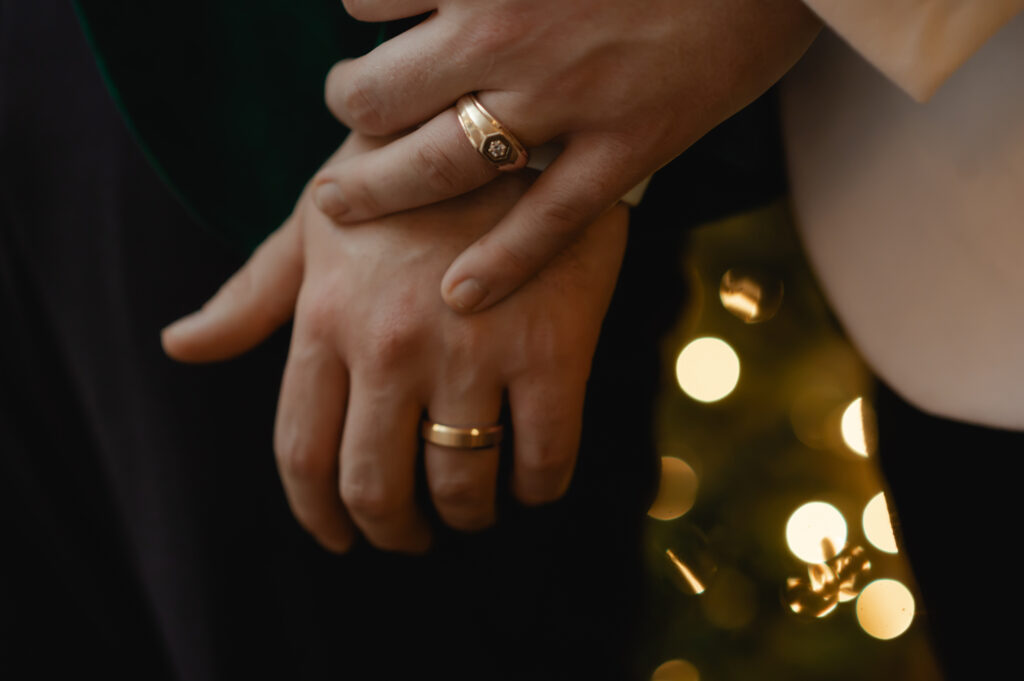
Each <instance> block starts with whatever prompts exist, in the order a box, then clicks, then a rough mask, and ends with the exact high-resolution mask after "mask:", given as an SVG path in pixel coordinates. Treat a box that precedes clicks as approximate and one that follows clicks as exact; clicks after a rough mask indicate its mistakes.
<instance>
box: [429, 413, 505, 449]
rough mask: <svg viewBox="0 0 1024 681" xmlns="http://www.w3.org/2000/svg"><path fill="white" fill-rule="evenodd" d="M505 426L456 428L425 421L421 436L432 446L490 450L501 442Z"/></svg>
mask: <svg viewBox="0 0 1024 681" xmlns="http://www.w3.org/2000/svg"><path fill="white" fill-rule="evenodd" d="M503 430H504V426H501V425H497V426H476V427H471V428H456V427H454V426H446V425H444V424H441V423H437V422H436V421H431V420H430V419H424V420H423V425H422V426H420V435H422V436H423V439H424V440H426V441H427V442H429V443H431V444H435V445H438V446H440V447H452V448H454V449H490V448H491V447H496V446H497V445H498V443H499V442H501V434H502V431H503Z"/></svg>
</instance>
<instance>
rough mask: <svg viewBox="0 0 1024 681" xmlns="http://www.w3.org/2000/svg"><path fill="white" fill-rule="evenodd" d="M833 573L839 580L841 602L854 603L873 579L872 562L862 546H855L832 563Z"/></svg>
mask: <svg viewBox="0 0 1024 681" xmlns="http://www.w3.org/2000/svg"><path fill="white" fill-rule="evenodd" d="M831 567H832V571H833V572H834V573H835V575H836V578H837V579H838V580H839V602H840V603H846V602H847V601H852V600H853V599H854V598H856V597H857V594H859V593H860V591H861V589H863V588H864V585H865V584H866V583H867V581H868V579H870V578H871V560H870V559H868V554H867V552H866V551H864V549H863V548H862V547H860V546H854V547H853V548H851V549H850V550H849V551H845V552H843V553H842V554H841V555H839V556H836V557H835V558H834V559H833V560H832V561H831Z"/></svg>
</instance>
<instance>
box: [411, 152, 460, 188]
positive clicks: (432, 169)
mask: <svg viewBox="0 0 1024 681" xmlns="http://www.w3.org/2000/svg"><path fill="white" fill-rule="evenodd" d="M412 162H413V169H414V170H415V172H416V173H417V175H418V177H420V178H422V179H423V180H424V181H425V182H426V184H427V186H428V187H429V188H430V189H432V190H433V191H435V192H437V193H439V194H443V195H444V196H450V195H452V194H457V193H459V192H460V191H462V190H463V189H464V185H465V184H466V180H467V178H466V174H465V171H464V169H463V167H462V166H461V165H460V164H459V163H458V162H456V160H455V159H454V158H452V155H451V154H450V153H449V152H448V151H447V150H446V149H445V148H444V147H443V146H441V145H438V144H434V143H427V144H423V145H421V146H420V147H419V148H418V149H417V150H416V153H415V155H414V156H413V159H412Z"/></svg>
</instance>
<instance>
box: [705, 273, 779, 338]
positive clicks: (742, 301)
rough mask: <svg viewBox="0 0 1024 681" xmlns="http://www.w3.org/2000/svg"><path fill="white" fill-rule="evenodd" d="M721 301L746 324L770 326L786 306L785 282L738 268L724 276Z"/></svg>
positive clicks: (719, 296)
mask: <svg viewBox="0 0 1024 681" xmlns="http://www.w3.org/2000/svg"><path fill="white" fill-rule="evenodd" d="M718 298H719V300H721V301H722V306H723V307H724V308H725V309H726V310H728V311H729V312H731V313H732V314H733V315H734V316H736V317H737V318H739V319H742V320H743V321H745V322H746V323H748V324H756V323H758V322H766V321H768V320H769V319H771V318H772V317H774V316H775V313H776V312H778V311H779V308H780V307H781V306H782V281H781V280H780V279H779V278H778V277H776V276H772V275H771V274H769V273H767V272H761V271H756V270H753V269H750V268H736V267H734V268H733V269H731V270H729V271H728V272H726V273H725V274H724V275H722V281H721V283H720V284H719V286H718Z"/></svg>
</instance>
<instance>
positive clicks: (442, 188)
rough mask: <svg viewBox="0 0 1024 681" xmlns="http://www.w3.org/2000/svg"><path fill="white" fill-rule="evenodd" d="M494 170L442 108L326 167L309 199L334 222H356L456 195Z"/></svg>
mask: <svg viewBox="0 0 1024 681" xmlns="http://www.w3.org/2000/svg"><path fill="white" fill-rule="evenodd" d="M498 173H499V171H498V170H496V169H495V168H494V166H493V164H491V163H490V162H489V161H487V160H486V159H484V157H483V156H481V155H480V153H479V152H477V150H476V149H474V148H473V146H472V145H471V144H470V143H469V140H468V139H467V138H466V135H465V133H463V131H462V127H461V126H460V125H459V121H458V117H457V116H456V114H455V111H454V109H448V110H446V111H443V112H441V113H440V114H439V115H437V116H435V117H434V118H432V119H431V120H430V121H429V122H427V123H426V124H425V125H424V126H423V127H421V128H419V129H418V130H416V131H414V132H412V133H409V134H408V135H406V136H405V137H401V138H399V139H397V140H395V141H394V142H391V143H390V144H388V145H386V146H384V147H381V148H379V149H377V150H375V151H370V152H367V153H365V154H361V155H360V156H358V157H356V158H346V159H343V160H341V161H339V162H337V163H334V164H331V165H328V166H326V167H325V168H324V169H323V170H321V171H320V173H318V175H317V177H316V178H314V180H313V187H314V189H313V201H314V202H315V203H316V205H317V207H318V208H319V209H320V210H321V211H322V212H323V213H325V214H326V215H328V216H329V217H331V218H332V219H334V220H335V221H337V222H339V223H347V222H359V221H362V220H369V219H371V218H375V217H379V216H383V215H388V214H391V213H395V212H397V211H401V210H406V209H409V208H415V207H417V206H425V205H428V204H431V203H436V202H438V201H441V200H443V199H447V198H450V197H453V196H459V195H460V194H464V193H465V192H468V191H470V190H472V189H475V188H477V187H479V186H481V185H483V184H486V183H487V182H488V181H490V180H492V179H494V178H495V177H496V176H497V174H498Z"/></svg>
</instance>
